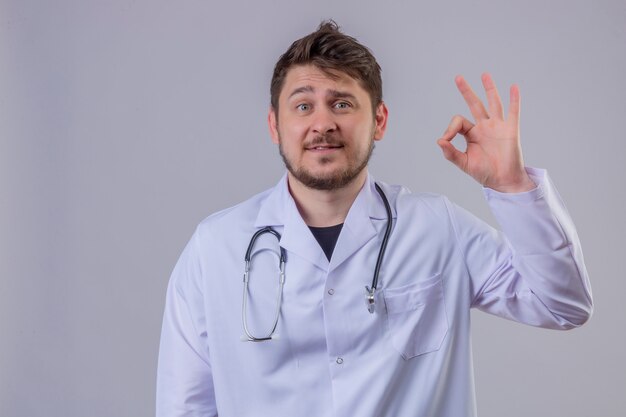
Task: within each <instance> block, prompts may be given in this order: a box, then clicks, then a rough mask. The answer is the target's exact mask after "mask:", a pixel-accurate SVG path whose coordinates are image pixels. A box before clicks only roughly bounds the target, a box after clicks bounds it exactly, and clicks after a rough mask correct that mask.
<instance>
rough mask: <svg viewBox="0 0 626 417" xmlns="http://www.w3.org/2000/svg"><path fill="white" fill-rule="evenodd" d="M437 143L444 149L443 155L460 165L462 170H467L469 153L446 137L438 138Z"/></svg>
mask: <svg viewBox="0 0 626 417" xmlns="http://www.w3.org/2000/svg"><path fill="white" fill-rule="evenodd" d="M437 145H439V147H440V148H441V150H442V151H443V156H444V157H445V158H446V159H447V160H448V161H450V162H452V163H453V164H454V165H456V166H457V167H459V168H460V169H461V170H463V171H465V166H466V164H467V155H465V153H464V152H461V151H459V150H458V149H457V148H455V147H454V145H453V144H452V143H450V142H449V141H447V140H445V139H443V138H442V139H439V140H437Z"/></svg>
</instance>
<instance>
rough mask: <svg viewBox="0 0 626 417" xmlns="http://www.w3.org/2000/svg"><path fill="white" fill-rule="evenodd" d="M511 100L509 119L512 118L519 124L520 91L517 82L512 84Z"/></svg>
mask: <svg viewBox="0 0 626 417" xmlns="http://www.w3.org/2000/svg"><path fill="white" fill-rule="evenodd" d="M509 96H510V102H509V115H508V117H507V120H511V121H513V122H515V124H519V116H520V100H521V99H520V93H519V87H518V86H517V84H513V85H512V86H511V91H510V92H509Z"/></svg>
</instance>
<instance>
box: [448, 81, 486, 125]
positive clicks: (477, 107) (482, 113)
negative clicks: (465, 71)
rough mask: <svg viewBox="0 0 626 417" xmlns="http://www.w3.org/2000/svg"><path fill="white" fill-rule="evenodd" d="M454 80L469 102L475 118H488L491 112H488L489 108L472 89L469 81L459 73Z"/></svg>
mask: <svg viewBox="0 0 626 417" xmlns="http://www.w3.org/2000/svg"><path fill="white" fill-rule="evenodd" d="M454 82H455V83H456V88H458V89H459V91H460V92H461V95H462V96H463V98H464V99H465V102H466V103H467V105H468V107H469V109H470V112H472V116H474V119H476V120H477V121H478V120H480V119H488V118H489V114H488V113H487V110H485V106H484V105H483V102H482V101H480V99H479V98H478V96H477V95H476V93H475V92H474V90H472V87H470V85H469V84H468V83H467V81H465V78H463V76H462V75H457V76H456V78H455V79H454Z"/></svg>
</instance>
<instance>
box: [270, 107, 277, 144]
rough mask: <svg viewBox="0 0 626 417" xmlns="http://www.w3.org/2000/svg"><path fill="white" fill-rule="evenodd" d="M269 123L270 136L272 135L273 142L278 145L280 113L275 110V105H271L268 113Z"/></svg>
mask: <svg viewBox="0 0 626 417" xmlns="http://www.w3.org/2000/svg"><path fill="white" fill-rule="evenodd" d="M267 125H268V127H269V129H270V136H271V137H272V142H274V143H275V144H276V145H278V143H279V140H278V115H277V114H276V110H274V107H273V106H270V110H269V113H268V115H267Z"/></svg>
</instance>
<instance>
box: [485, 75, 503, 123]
mask: <svg viewBox="0 0 626 417" xmlns="http://www.w3.org/2000/svg"><path fill="white" fill-rule="evenodd" d="M481 79H482V82H483V87H485V93H486V94H487V103H488V104H489V115H490V116H491V117H497V118H498V119H501V120H503V119H504V111H503V110H502V101H501V100H500V95H499V94H498V89H497V88H496V84H495V83H494V82H493V79H492V78H491V75H490V74H489V73H487V72H485V73H484V74H483V75H482V77H481Z"/></svg>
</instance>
